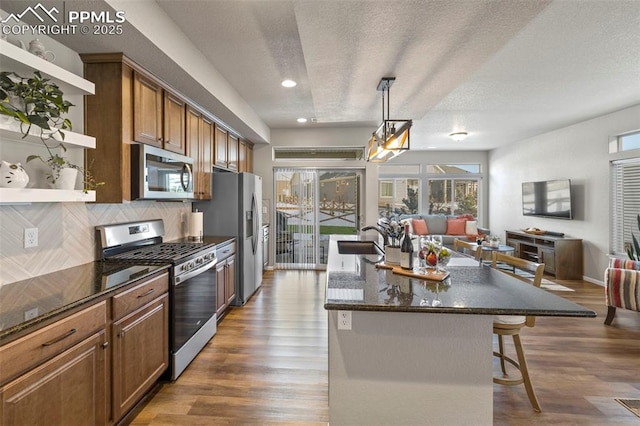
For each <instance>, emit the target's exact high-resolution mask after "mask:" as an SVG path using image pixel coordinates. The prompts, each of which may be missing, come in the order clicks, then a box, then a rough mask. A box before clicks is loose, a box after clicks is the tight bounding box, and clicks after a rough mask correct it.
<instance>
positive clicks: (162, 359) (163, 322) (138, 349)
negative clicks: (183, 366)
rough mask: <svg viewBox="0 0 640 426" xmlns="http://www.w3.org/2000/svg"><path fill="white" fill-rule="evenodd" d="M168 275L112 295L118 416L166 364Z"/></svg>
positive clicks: (113, 386)
mask: <svg viewBox="0 0 640 426" xmlns="http://www.w3.org/2000/svg"><path fill="white" fill-rule="evenodd" d="M168 283H169V281H168V275H167V273H164V274H162V275H160V276H157V277H155V278H152V279H150V280H146V281H145V282H143V283H140V284H138V285H136V286H135V287H133V288H131V289H128V290H126V291H125V292H123V293H120V294H118V295H116V296H114V297H113V317H114V323H113V327H112V336H113V337H112V339H113V349H112V351H113V361H112V363H113V382H112V384H111V389H112V401H113V403H112V405H113V407H112V410H113V419H114V420H115V421H117V420H119V419H120V418H122V417H123V416H124V415H125V414H126V413H127V412H128V411H129V410H130V409H131V408H133V406H134V405H135V404H136V403H137V402H138V401H139V400H140V399H141V398H142V397H143V396H144V395H145V394H146V393H147V391H149V389H151V387H152V386H153V385H154V384H155V382H156V381H157V380H158V378H159V377H160V376H161V375H162V373H164V371H165V370H166V369H167V368H168V365H169V296H168V293H167V291H168Z"/></svg>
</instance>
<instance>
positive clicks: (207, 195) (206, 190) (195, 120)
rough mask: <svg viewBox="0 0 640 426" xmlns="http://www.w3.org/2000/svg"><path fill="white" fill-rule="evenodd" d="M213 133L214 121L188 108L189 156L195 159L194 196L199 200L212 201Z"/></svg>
mask: <svg viewBox="0 0 640 426" xmlns="http://www.w3.org/2000/svg"><path fill="white" fill-rule="evenodd" d="M213 132H214V124H213V121H211V120H209V119H208V118H206V117H205V116H204V115H203V114H202V113H201V112H200V111H198V110H196V109H194V108H192V107H190V106H189V107H187V155H188V156H190V157H192V158H194V159H195V163H194V170H193V175H194V179H193V180H194V195H195V198H196V199H198V200H210V199H211V172H212V166H213V138H214V134H213Z"/></svg>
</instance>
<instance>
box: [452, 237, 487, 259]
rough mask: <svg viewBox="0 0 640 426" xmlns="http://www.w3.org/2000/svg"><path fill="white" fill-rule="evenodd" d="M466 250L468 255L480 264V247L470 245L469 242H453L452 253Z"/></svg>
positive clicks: (456, 240) (474, 244) (457, 240)
mask: <svg viewBox="0 0 640 426" xmlns="http://www.w3.org/2000/svg"><path fill="white" fill-rule="evenodd" d="M464 250H468V251H469V253H470V254H472V255H473V257H474V259H476V260H477V261H478V262H480V246H479V245H478V244H476V243H471V242H469V241H464V240H459V239H457V238H456V239H455V240H453V251H458V252H460V251H462V252H464Z"/></svg>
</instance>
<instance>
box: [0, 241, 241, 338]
mask: <svg viewBox="0 0 640 426" xmlns="http://www.w3.org/2000/svg"><path fill="white" fill-rule="evenodd" d="M234 238H235V237H230V236H205V237H204V238H203V241H202V244H203V246H208V245H221V244H225V243H227V242H230V241H232V240H233V239H234ZM186 241H187V239H186V238H183V239H179V240H175V241H171V242H186ZM169 266H170V265H169V264H166V265H133V264H131V263H126V262H123V263H119V262H107V263H105V262H102V261H95V262H90V263H85V264H83V265H79V266H74V267H72V268H67V269H62V270H60V271H55V272H52V273H49V274H45V275H40V276H37V277H33V278H29V279H26V280H22V281H17V282H14V283H10V284H5V285H3V286H0V342H2V341H3V340H5V339H6V338H8V337H9V336H11V335H13V334H14V333H17V332H20V331H22V330H24V329H25V328H29V327H32V326H34V325H37V324H39V323H41V322H43V321H46V320H48V319H50V318H52V317H54V316H56V315H58V314H60V313H62V312H65V311H67V310H70V309H73V308H76V307H78V306H81V305H83V304H85V303H87V302H90V301H91V300H94V299H98V298H100V297H103V296H106V295H108V294H109V293H110V292H113V291H115V290H117V289H119V288H122V287H123V286H126V285H128V284H130V283H131V282H133V281H135V280H139V279H141V278H145V277H148V276H150V275H152V274H154V273H156V272H160V271H162V270H163V269H167V268H169Z"/></svg>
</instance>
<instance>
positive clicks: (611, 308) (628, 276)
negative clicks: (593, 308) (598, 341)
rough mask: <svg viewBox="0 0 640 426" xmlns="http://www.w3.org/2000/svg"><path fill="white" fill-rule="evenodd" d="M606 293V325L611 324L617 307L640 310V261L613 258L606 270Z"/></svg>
mask: <svg viewBox="0 0 640 426" xmlns="http://www.w3.org/2000/svg"><path fill="white" fill-rule="evenodd" d="M604 294H605V302H606V304H607V309H608V310H607V318H606V319H605V320H604V323H605V324H606V325H611V322H612V321H613V317H614V316H615V314H616V308H622V309H628V310H631V311H636V312H640V261H634V260H628V259H615V258H613V259H611V260H610V261H609V267H608V268H607V269H606V270H605V272H604Z"/></svg>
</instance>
